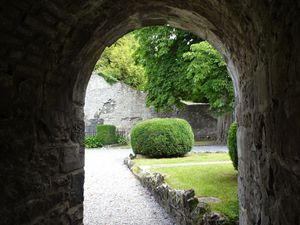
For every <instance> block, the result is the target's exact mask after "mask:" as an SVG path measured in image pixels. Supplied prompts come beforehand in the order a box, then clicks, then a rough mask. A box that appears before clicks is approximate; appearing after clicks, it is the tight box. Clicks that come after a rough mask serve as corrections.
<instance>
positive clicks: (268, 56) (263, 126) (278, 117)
mask: <svg viewBox="0 0 300 225" xmlns="http://www.w3.org/2000/svg"><path fill="white" fill-rule="evenodd" d="M299 15H300V2H299V0H269V1H267V0H243V1H231V0H222V1H216V0H201V1H182V0H165V1H159V0H147V1H146V0H138V1H137V0H128V1H126V4H124V1H121V0H110V1H109V0H101V1H100V0H85V1H82V0H64V1H61V0H23V1H18V0H10V1H8V0H1V4H0V30H1V32H0V96H1V98H0V143H1V150H0V171H1V172H0V182H1V185H0V188H1V190H0V199H1V201H0V217H1V220H0V224H1V225H2V224H5V225H16V224H17V225H25V224H26V225H57V224H61V225H70V224H71V225H82V215H83V214H82V211H83V205H82V201H83V183H84V170H83V166H84V145H83V136H84V122H83V106H84V96H85V90H86V87H87V83H88V80H89V78H90V74H91V72H92V69H93V67H94V65H95V63H96V60H97V59H98V58H99V56H100V54H101V52H102V51H103V49H104V48H105V47H106V46H109V45H110V44H112V43H113V42H115V41H116V40H117V39H118V38H120V37H121V36H122V35H124V34H125V33H127V32H129V31H131V30H133V29H136V28H139V27H143V26H148V25H162V24H170V25H171V26H175V27H178V28H182V29H185V30H188V31H190V32H193V33H195V34H197V35H199V36H200V37H201V38H203V39H207V40H208V41H209V42H210V43H211V44H212V45H213V46H215V47H216V48H217V49H218V50H219V51H220V52H221V54H222V55H223V56H224V58H225V59H226V61H227V64H228V69H229V71H230V73H231V75H232V78H233V81H234V85H235V91H236V103H237V105H236V118H237V122H238V125H239V128H238V149H239V152H238V154H239V160H240V163H239V200H240V224H241V225H295V224H300V216H299V215H300V207H299V202H300V166H299V165H300V164H299V162H300V151H299V144H300V143H299V142H300V138H299V137H300V117H299V115H300V88H299V87H300V76H299V73H300V42H299V39H300V16H299ZM99 188H101V187H99Z"/></svg>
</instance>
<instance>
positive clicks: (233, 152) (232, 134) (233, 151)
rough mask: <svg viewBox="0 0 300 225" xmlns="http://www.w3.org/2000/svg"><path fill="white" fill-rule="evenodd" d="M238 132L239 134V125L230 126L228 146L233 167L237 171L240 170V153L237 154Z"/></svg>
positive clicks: (234, 123)
mask: <svg viewBox="0 0 300 225" xmlns="http://www.w3.org/2000/svg"><path fill="white" fill-rule="evenodd" d="M236 132H237V123H236V122H233V123H232V124H231V125H230V128H229V131H228V138H227V146H228V150H229V155H230V158H231V161H232V163H233V166H234V168H235V169H236V170H237V169H238V153H237V141H236Z"/></svg>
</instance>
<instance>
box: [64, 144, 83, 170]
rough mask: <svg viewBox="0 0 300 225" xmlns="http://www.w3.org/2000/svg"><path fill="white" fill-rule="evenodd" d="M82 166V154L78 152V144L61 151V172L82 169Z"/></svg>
mask: <svg viewBox="0 0 300 225" xmlns="http://www.w3.org/2000/svg"><path fill="white" fill-rule="evenodd" d="M83 165H84V153H82V152H80V146H79V145H78V144H70V145H68V146H65V147H64V148H63V149H62V162H61V165H60V167H61V171H62V172H65V173H67V172H71V171H73V170H76V169H80V168H82V167H83Z"/></svg>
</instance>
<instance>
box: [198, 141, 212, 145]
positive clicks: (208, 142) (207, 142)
mask: <svg viewBox="0 0 300 225" xmlns="http://www.w3.org/2000/svg"><path fill="white" fill-rule="evenodd" d="M210 145H216V142H215V141H195V143H194V146H210Z"/></svg>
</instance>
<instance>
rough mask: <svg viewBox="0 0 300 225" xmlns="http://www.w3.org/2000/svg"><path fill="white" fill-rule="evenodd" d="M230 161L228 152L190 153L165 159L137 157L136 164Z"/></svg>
mask: <svg viewBox="0 0 300 225" xmlns="http://www.w3.org/2000/svg"><path fill="white" fill-rule="evenodd" d="M213 161H230V157H229V155H228V154H227V153H189V154H187V155H186V156H185V157H178V158H163V159H135V160H134V162H135V163H136V165H160V164H173V163H190V162H213Z"/></svg>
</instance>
